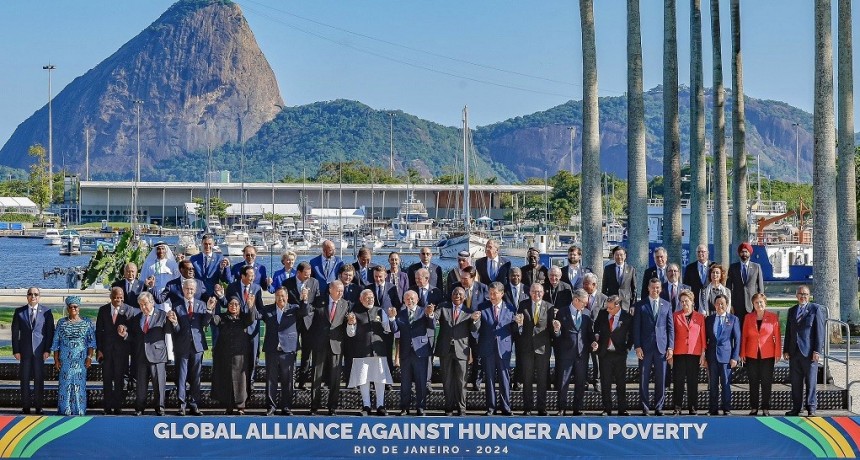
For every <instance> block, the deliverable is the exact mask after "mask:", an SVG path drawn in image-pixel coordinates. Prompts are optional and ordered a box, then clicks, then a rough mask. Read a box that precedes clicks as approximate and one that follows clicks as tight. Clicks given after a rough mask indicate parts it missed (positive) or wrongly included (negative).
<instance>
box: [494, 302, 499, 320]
mask: <svg viewBox="0 0 860 460" xmlns="http://www.w3.org/2000/svg"><path fill="white" fill-rule="evenodd" d="M493 312H494V313H495V314H496V322H497V323H498V322H499V306H498V305H496V306H495V307H493Z"/></svg>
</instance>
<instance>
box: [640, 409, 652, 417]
mask: <svg viewBox="0 0 860 460" xmlns="http://www.w3.org/2000/svg"><path fill="white" fill-rule="evenodd" d="M649 415H651V414H650V413H648V411H647V410H643V411H642V416H643V417H647V416H649Z"/></svg>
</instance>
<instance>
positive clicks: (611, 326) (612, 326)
mask: <svg viewBox="0 0 860 460" xmlns="http://www.w3.org/2000/svg"><path fill="white" fill-rule="evenodd" d="M614 330H615V315H612V316H610V317H609V332H612V331H614ZM607 348H614V347H613V346H612V336H610V337H609V343H608V345H607Z"/></svg>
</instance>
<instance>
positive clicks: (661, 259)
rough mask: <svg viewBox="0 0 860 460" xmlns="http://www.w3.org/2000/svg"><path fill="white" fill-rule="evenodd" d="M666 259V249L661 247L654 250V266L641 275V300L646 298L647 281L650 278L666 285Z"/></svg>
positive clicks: (667, 265)
mask: <svg viewBox="0 0 860 460" xmlns="http://www.w3.org/2000/svg"><path fill="white" fill-rule="evenodd" d="M668 258H669V256H668V254H667V253H666V248H664V247H662V246H661V247H658V248H656V249H654V265H652V266H650V267H648V268H647V269H646V270H645V273H643V274H642V298H645V297H647V296H648V281H649V280H650V279H651V278H657V279H659V280H660V283H661V284H666V281H667V279H666V271H667V270H668V269H669V264H668V263H667V262H668Z"/></svg>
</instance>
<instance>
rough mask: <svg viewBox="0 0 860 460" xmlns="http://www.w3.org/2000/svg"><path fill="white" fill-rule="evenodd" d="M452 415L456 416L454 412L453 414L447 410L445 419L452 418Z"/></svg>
mask: <svg viewBox="0 0 860 460" xmlns="http://www.w3.org/2000/svg"><path fill="white" fill-rule="evenodd" d="M452 415H454V413H453V412H451V411H449V410H446V411H445V417H450V416H452Z"/></svg>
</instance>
